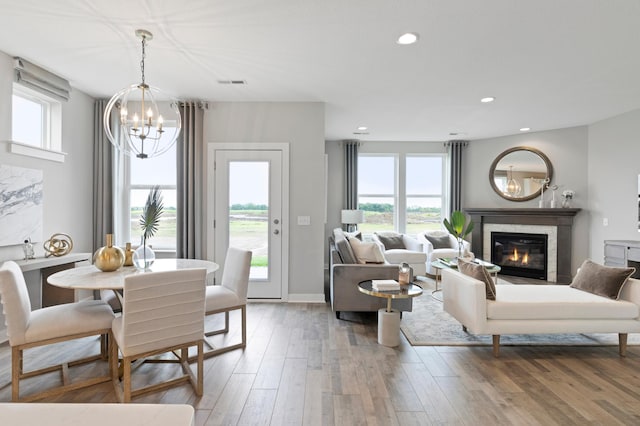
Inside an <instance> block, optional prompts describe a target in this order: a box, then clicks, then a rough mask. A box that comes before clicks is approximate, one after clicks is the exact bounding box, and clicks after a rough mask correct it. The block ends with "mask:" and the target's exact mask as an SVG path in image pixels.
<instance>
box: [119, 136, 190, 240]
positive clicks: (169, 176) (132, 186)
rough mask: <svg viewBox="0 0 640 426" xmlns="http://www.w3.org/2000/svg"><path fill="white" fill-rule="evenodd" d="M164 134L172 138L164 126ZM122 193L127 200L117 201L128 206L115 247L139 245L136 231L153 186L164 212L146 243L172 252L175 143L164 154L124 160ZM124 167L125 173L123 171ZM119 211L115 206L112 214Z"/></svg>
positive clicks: (175, 194)
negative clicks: (155, 229) (128, 243)
mask: <svg viewBox="0 0 640 426" xmlns="http://www.w3.org/2000/svg"><path fill="white" fill-rule="evenodd" d="M165 129H167V132H165V133H164V134H165V135H169V136H167V137H170V136H171V135H173V131H172V130H173V129H171V128H170V127H169V126H167V125H165ZM124 163H125V173H124V175H125V176H127V177H128V179H127V178H126V177H125V179H124V182H125V191H123V192H125V193H126V194H128V195H129V197H128V200H126V199H124V200H122V201H121V202H122V203H123V204H128V206H126V205H125V206H123V207H124V208H122V209H121V210H122V211H123V212H125V214H126V212H128V213H129V214H128V216H126V217H123V218H122V221H123V226H122V228H123V229H122V231H121V232H122V233H123V240H120V239H119V240H118V244H120V245H124V243H125V242H131V243H132V245H133V246H134V247H135V246H137V245H139V244H141V243H142V232H141V230H140V225H139V221H140V215H141V214H142V209H143V207H144V205H145V202H146V201H147V196H148V195H149V191H150V190H151V188H152V187H153V186H155V185H159V186H160V189H161V190H162V198H163V204H164V212H163V214H162V217H161V219H160V227H159V229H158V231H157V232H156V234H155V235H154V236H153V237H152V238H150V239H148V240H147V244H149V245H151V247H152V248H153V249H154V250H167V251H174V250H176V226H177V216H176V212H177V205H178V204H177V173H176V144H174V145H173V146H172V147H171V148H170V149H169V150H167V152H165V153H164V154H162V155H159V156H157V157H153V158H145V159H140V158H137V157H135V156H134V157H126V158H125V161H124ZM126 164H128V173H127V172H126V169H127V166H126ZM118 210H119V209H118V208H117V207H116V211H118Z"/></svg>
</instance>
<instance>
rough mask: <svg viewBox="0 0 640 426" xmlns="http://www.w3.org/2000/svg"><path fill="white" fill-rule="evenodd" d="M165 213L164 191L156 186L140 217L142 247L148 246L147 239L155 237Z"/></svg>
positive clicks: (148, 197)
mask: <svg viewBox="0 0 640 426" xmlns="http://www.w3.org/2000/svg"><path fill="white" fill-rule="evenodd" d="M163 211H164V204H163V198H162V191H160V187H159V186H157V185H156V186H154V187H152V188H151V191H149V195H148V196H147V202H146V203H145V205H144V208H143V209H142V214H141V215H140V221H139V222H138V223H139V224H140V229H141V230H142V245H144V246H146V245H147V239H149V238H151V237H153V236H154V235H155V233H156V231H157V230H158V227H159V226H160V217H161V216H162V213H163Z"/></svg>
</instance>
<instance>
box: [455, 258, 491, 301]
mask: <svg viewBox="0 0 640 426" xmlns="http://www.w3.org/2000/svg"><path fill="white" fill-rule="evenodd" d="M458 269H459V270H460V272H462V273H463V274H465V275H467V276H470V277H471V278H475V279H476V280H479V281H482V282H483V283H484V288H485V291H486V297H487V300H496V284H495V283H494V282H493V278H491V274H489V272H488V271H487V268H485V267H484V266H482V265H478V264H477V263H475V262H468V261H466V260H463V259H458Z"/></svg>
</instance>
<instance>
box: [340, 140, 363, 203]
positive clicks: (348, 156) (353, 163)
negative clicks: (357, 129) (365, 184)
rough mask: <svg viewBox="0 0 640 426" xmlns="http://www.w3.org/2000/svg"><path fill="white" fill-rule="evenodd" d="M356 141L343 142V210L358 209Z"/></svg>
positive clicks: (358, 145)
mask: <svg viewBox="0 0 640 426" xmlns="http://www.w3.org/2000/svg"><path fill="white" fill-rule="evenodd" d="M359 147H360V142H358V141H344V160H345V161H344V167H345V168H344V183H345V187H344V207H343V208H344V209H345V210H355V209H357V208H358V148H359Z"/></svg>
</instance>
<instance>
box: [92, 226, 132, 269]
mask: <svg viewBox="0 0 640 426" xmlns="http://www.w3.org/2000/svg"><path fill="white" fill-rule="evenodd" d="M123 263H124V251H123V250H122V249H121V248H120V247H116V246H114V245H113V234H107V245H106V246H105V247H101V248H99V249H98V250H96V252H95V254H94V255H93V264H94V265H95V266H96V268H98V269H100V270H101V271H102V272H112V271H116V270H117V269H118V268H120V267H121V266H122V264H123Z"/></svg>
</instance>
